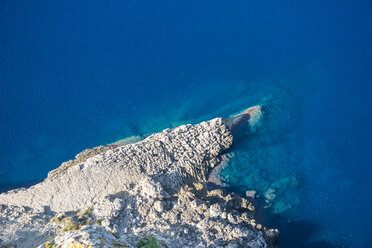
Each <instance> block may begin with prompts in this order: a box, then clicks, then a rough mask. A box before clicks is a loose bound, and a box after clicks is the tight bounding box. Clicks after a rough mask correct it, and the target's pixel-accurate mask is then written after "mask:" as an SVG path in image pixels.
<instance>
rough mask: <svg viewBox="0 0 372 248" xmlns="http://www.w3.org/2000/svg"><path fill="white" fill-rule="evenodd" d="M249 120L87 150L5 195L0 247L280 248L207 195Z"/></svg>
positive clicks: (245, 216)
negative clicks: (235, 138) (214, 172)
mask: <svg viewBox="0 0 372 248" xmlns="http://www.w3.org/2000/svg"><path fill="white" fill-rule="evenodd" d="M253 110H254V111H253ZM253 110H252V109H251V110H250V111H248V112H245V113H243V114H242V115H239V116H238V118H235V119H227V120H225V121H224V120H223V119H222V118H215V119H213V120H210V121H207V122H202V123H199V124H196V125H189V124H188V125H183V126H180V127H177V128H174V129H172V130H171V129H166V130H164V131H162V132H160V133H156V134H153V135H150V136H149V137H147V138H145V139H144V140H142V141H138V142H137V143H132V144H125V145H122V144H123V143H119V144H120V145H118V144H116V145H111V146H110V145H109V146H100V147H96V148H93V149H88V150H85V151H84V152H82V153H81V154H79V155H77V156H76V159H75V160H71V161H69V162H66V163H63V164H62V165H61V166H60V167H59V168H57V169H56V170H54V171H52V172H50V173H49V175H48V178H46V179H45V180H44V181H43V182H41V183H39V184H37V185H35V186H32V187H30V188H29V189H25V188H21V189H16V190H11V191H8V192H6V193H3V194H0V247H15V246H16V245H17V247H36V246H39V245H40V247H69V245H74V244H80V245H82V246H81V247H136V246H137V247H141V245H143V246H142V247H145V245H146V242H152V244H153V245H155V244H156V246H154V247H198V246H199V247H275V244H274V242H275V239H276V237H277V235H278V231H277V230H272V229H270V230H268V229H266V228H265V227H262V225H260V224H256V222H255V220H254V207H253V206H252V204H250V203H249V202H248V200H247V199H245V198H241V197H239V196H237V195H235V194H229V193H227V192H224V191H222V190H212V191H209V190H208V189H207V188H206V182H207V179H208V172H209V171H211V170H213V168H214V167H216V166H217V165H219V164H221V157H220V155H221V154H222V153H223V152H224V151H225V150H226V149H227V148H229V147H230V146H231V144H232V141H233V136H232V134H231V130H233V129H234V128H235V126H237V125H238V124H241V122H242V121H248V122H249V120H251V121H252V120H255V121H256V120H257V118H256V117H257V116H255V115H256V113H258V112H257V111H259V110H260V107H256V108H255V109H253ZM252 111H253V112H252ZM252 113H255V114H254V115H252ZM253 116H255V118H252V117H253ZM231 120H233V121H231ZM48 238H51V241H48V242H46V241H47V240H48ZM141 242H142V243H141ZM104 244H105V245H106V246H104Z"/></svg>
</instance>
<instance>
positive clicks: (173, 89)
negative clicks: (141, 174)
mask: <svg viewBox="0 0 372 248" xmlns="http://www.w3.org/2000/svg"><path fill="white" fill-rule="evenodd" d="M371 28H372V4H371V2H370V1H368V0H365V1H363V0H360V1H346V0H338V1H335V0H331V1H317V0H314V1H294V0H293V1H290V0H285V1H273V0H267V1H255V2H253V1H203V2H202V1H161V2H159V1H157V2H156V1H134V0H126V1H122V0H121V1H119V0H116V1H114V0H113V1H98V0H90V1H71V0H64V1H56V0H49V1H46V0H44V1H41V0H19V1H11V0H3V1H1V2H0V109H1V111H0V140H1V142H0V190H2V191H3V190H5V189H9V188H14V187H17V186H19V185H25V184H30V183H34V182H37V181H39V180H42V179H43V178H45V177H46V175H47V172H48V171H49V170H51V169H53V168H56V167H58V166H59V164H60V163H62V162H63V161H66V160H68V159H72V158H73V157H74V155H75V154H77V153H78V152H80V151H82V150H83V149H85V148H88V147H93V146H96V145H100V144H107V143H110V142H113V141H115V140H118V139H120V138H124V137H127V136H131V135H138V134H142V135H144V134H148V133H151V132H155V131H159V130H161V129H163V128H166V127H172V126H177V125H179V124H182V123H196V122H198V121H201V120H206V119H208V118H212V117H215V116H229V115H230V114H232V113H236V112H239V111H241V110H243V109H245V108H247V107H249V106H251V105H255V104H265V105H267V106H269V108H270V113H269V114H268V115H267V119H266V120H265V124H264V125H263V126H262V128H261V129H260V130H257V132H256V133H254V134H252V133H251V134H250V133H245V134H242V135H241V137H240V138H239V139H237V140H236V144H234V147H233V149H232V150H233V151H234V152H235V157H236V159H235V160H234V163H232V164H231V166H230V167H229V168H228V169H227V171H225V172H224V173H227V174H228V176H230V177H229V178H227V183H228V184H229V188H230V189H232V190H235V191H237V192H241V193H244V191H245V190H248V189H255V190H257V191H263V192H264V191H265V190H267V189H268V188H270V187H277V188H276V192H277V194H278V196H277V198H276V199H275V202H274V203H273V205H272V206H271V207H269V208H265V209H263V204H261V205H260V206H261V207H262V210H261V211H260V212H261V213H260V215H261V216H260V218H261V220H262V222H264V223H265V224H266V225H268V226H270V227H277V228H279V229H280V230H281V237H280V240H279V247H284V248H286V247H300V248H301V247H370V246H371V244H372V239H371V234H372V226H371V223H372V214H371V210H370V206H371V204H372V199H371V188H372V180H371V179H370V178H371V171H372V169H371V164H372V163H371V162H370V159H369V158H368V155H370V154H371V152H372V149H371V142H370V140H371V138H372V135H371V131H370V125H371V119H372V115H371V100H370V99H371V94H372V86H371V80H372V70H371V62H372V53H371V52H372V49H371V44H372V34H371ZM239 172H244V173H239ZM252 175H253V176H252ZM252 178H254V179H252ZM252 180H256V181H257V182H255V183H252V182H253V181H252ZM276 180H279V181H276ZM275 182H276V183H275ZM273 185H274V186H273ZM263 192H262V193H263Z"/></svg>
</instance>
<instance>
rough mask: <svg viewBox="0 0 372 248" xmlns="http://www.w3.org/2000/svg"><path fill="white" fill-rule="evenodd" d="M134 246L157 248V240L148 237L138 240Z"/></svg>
mask: <svg viewBox="0 0 372 248" xmlns="http://www.w3.org/2000/svg"><path fill="white" fill-rule="evenodd" d="M136 247H138V248H139V247H143V248H158V241H157V240H156V238H152V239H149V240H147V241H144V240H142V239H141V240H140V241H139V242H138V243H137V244H136Z"/></svg>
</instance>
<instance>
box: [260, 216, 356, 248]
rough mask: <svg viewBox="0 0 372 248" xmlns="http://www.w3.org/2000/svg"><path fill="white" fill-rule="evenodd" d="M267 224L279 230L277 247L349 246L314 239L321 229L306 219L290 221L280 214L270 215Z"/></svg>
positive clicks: (315, 247) (346, 247) (344, 247)
mask: <svg viewBox="0 0 372 248" xmlns="http://www.w3.org/2000/svg"><path fill="white" fill-rule="evenodd" d="M266 218H269V219H270V222H269V223H267V224H266V225H267V226H270V227H275V228H278V229H279V230H280V236H279V239H278V241H277V243H278V247H279V248H291V247H293V248H349V247H350V246H349V245H346V244H333V243H330V242H329V241H325V240H317V241H314V240H313V237H314V236H316V234H318V233H319V232H320V231H321V230H320V228H319V227H318V226H317V225H316V224H314V223H311V222H308V221H303V220H301V221H290V220H288V219H287V218H285V217H284V216H281V215H270V216H268V217H266Z"/></svg>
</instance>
